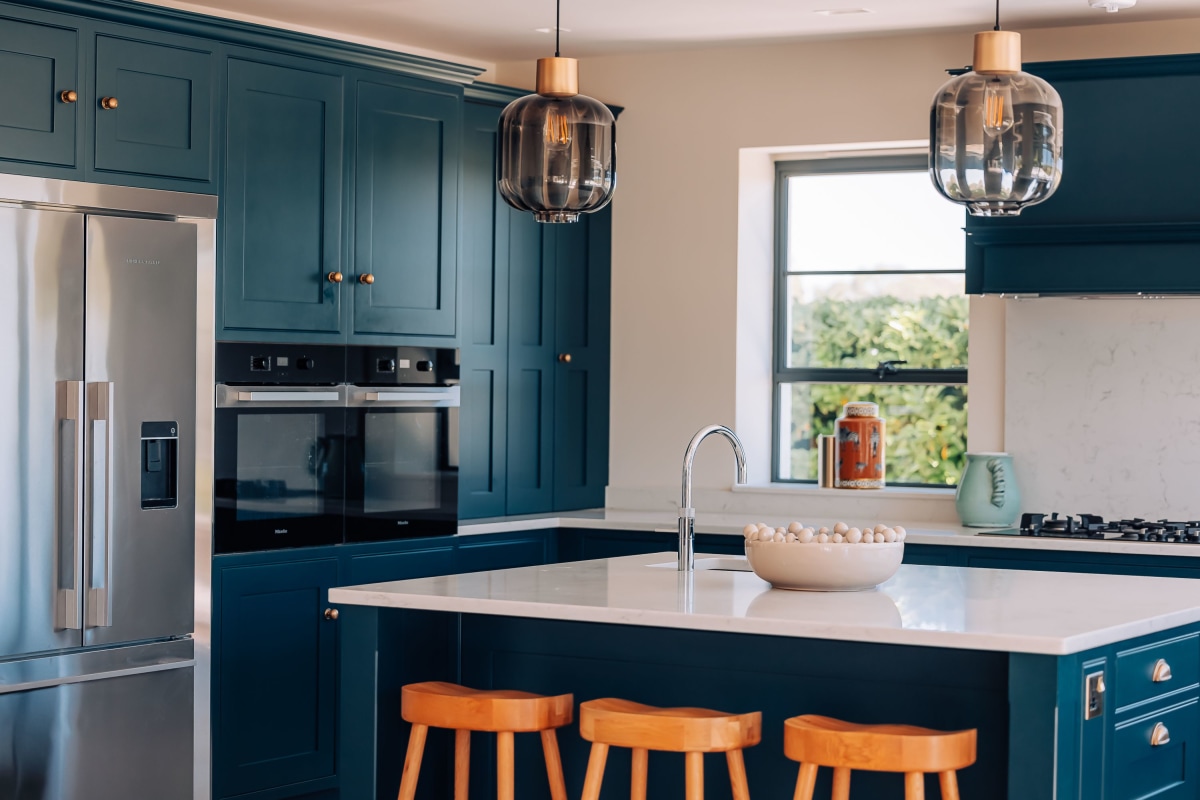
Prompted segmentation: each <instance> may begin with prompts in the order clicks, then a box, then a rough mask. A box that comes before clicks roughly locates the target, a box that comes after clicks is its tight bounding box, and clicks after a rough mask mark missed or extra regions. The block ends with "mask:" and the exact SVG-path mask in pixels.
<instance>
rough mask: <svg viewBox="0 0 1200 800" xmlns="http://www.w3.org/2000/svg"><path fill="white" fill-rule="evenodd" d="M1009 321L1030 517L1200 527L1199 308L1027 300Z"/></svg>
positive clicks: (1010, 408)
mask: <svg viewBox="0 0 1200 800" xmlns="http://www.w3.org/2000/svg"><path fill="white" fill-rule="evenodd" d="M1006 317H1007V319H1006V331H1007V332H1006V368H1005V375H1006V384H1005V447H1006V449H1007V450H1008V452H1010V453H1012V455H1013V457H1014V461H1015V464H1016V470H1017V479H1018V481H1019V483H1020V487H1021V491H1022V493H1023V498H1024V499H1023V502H1022V504H1021V505H1022V510H1026V511H1060V512H1066V513H1080V512H1084V513H1094V514H1101V515H1103V516H1105V517H1118V516H1140V517H1146V518H1155V519H1156V518H1161V517H1164V516H1165V517H1170V518H1171V519H1181V518H1186V519H1200V300H1192V299H1172V300H1135V299H1105V300H1083V299H1068V298H1062V299H1058V298H1055V299H1050V298H1044V299H1034V300H1020V301H1010V302H1009V303H1008V308H1007V314H1006Z"/></svg>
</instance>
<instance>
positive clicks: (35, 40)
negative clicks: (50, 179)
mask: <svg viewBox="0 0 1200 800" xmlns="http://www.w3.org/2000/svg"><path fill="white" fill-rule="evenodd" d="M17 12H18V9H16V8H13V7H12V6H3V7H0V75H4V76H5V78H4V80H3V82H0V159H2V160H3V163H2V164H0V170H2V171H4V172H30V171H32V172H34V174H36V173H37V172H38V171H39V169H41V170H44V169H45V168H46V167H48V166H49V167H67V168H74V167H76V166H78V165H79V161H78V150H77V148H76V131H77V129H78V127H79V125H80V122H79V102H78V98H79V97H80V96H82V95H83V94H84V92H83V86H82V84H81V81H80V70H79V68H80V66H81V60H80V56H79V51H80V44H81V37H80V33H79V31H78V29H77V28H75V27H70V26H69V25H67V24H65V22H64V24H61V25H60V24H50V23H49V22H45V23H43V22H40V21H34V20H33V19H30V20H28V21H26V20H21V19H15V18H13V17H12V16H10V15H12V14H14V13H17ZM25 13H28V12H25ZM36 18H37V19H39V20H40V19H47V16H46V15H37V17H36ZM64 19H68V18H64ZM64 92H75V97H76V100H70V98H69V97H67V98H64V97H63V93H64ZM56 177H65V176H61V175H60V176H56Z"/></svg>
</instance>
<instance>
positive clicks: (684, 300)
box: [497, 20, 1200, 502]
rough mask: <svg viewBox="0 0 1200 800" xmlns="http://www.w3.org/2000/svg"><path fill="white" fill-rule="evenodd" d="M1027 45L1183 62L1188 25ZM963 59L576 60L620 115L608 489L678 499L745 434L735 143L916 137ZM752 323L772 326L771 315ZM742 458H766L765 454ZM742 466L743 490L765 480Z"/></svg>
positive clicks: (529, 74)
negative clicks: (691, 448) (692, 467)
mask: <svg viewBox="0 0 1200 800" xmlns="http://www.w3.org/2000/svg"><path fill="white" fill-rule="evenodd" d="M1024 39H1025V59H1026V61H1039V60H1058V59H1079V58H1101V57H1111V56H1130V55H1150V54H1162V53H1180V52H1192V51H1196V50H1197V49H1200V20H1187V21H1176V22H1163V23H1125V24H1105V25H1090V26H1087V27H1076V28H1060V29H1046V30H1035V31H1029V32H1026V33H1025V37H1024ZM970 57H971V36H970V35H969V34H965V35H964V34H953V35H951V34H936V35H920V36H896V37H876V38H867V39H843V40H831V41H819V42H803V43H796V44H789V45H772V46H762V47H738V48H721V49H707V50H690V51H676V52H666V53H645V54H627V55H618V56H610V57H603V58H591V59H586V60H584V61H583V62H582V64H581V79H582V84H583V90H584V92H585V93H587V94H589V95H592V96H594V97H597V98H600V99H602V100H605V101H608V102H613V103H617V104H620V105H623V106H625V107H626V111H625V113H624V114H623V115H622V116H621V119H620V123H619V126H618V130H619V134H618V142H619V153H620V161H619V174H620V182H619V188H618V190H617V194H616V202H615V206H614V227H613V231H614V233H613V311H612V313H613V333H612V364H613V370H612V409H611V418H612V440H611V445H610V447H611V459H610V478H609V483H610V487H612V489H614V490H619V489H622V488H626V489H634V488H640V489H647V488H650V487H677V486H678V483H677V481H678V476H679V469H680V458H681V456H682V454H683V450H684V447H685V445H686V444H687V441H688V439H689V438H690V436H691V435H692V434H693V433H694V432H695V431H696V429H698V428H699V427H701V426H702V425H705V424H708V423H712V422H725V423H728V424H732V423H733V422H734V421H735V419H737V420H738V425H739V427H742V426H743V425H745V424H746V421H747V420H748V419H753V414H754V413H758V411H757V409H747V408H742V409H740V412H741V413H740V414H738V413H735V410H736V409H735V406H736V404H735V392H736V389H737V387H738V384H739V382H745V381H746V380H747V378H746V376H745V375H744V374H741V372H742V371H739V367H738V364H737V363H736V360H735V356H736V339H737V335H738V331H739V315H738V291H739V276H738V268H739V247H738V244H739V243H738V213H739V198H738V185H739V158H740V151H741V150H742V148H764V147H765V148H783V147H787V146H795V145H810V146H811V145H827V144H837V143H853V142H880V141H905V140H914V139H925V138H926V137H927V136H928V133H927V129H928V112H929V102H930V100H931V99H932V97H933V94H934V91H935V90H936V89H937V88H938V86H940V85H941V83H942V82H943V81H944V80H945V79H946V75H945V72H944V70H945V68H947V67H955V66H960V65H963V64H966V63H968V62H969V61H970ZM497 79H498V80H499V81H500V82H501V83H507V84H512V85H517V86H529V85H531V83H532V81H533V66H532V64H529V63H519V64H516V63H501V64H499V65H497ZM1066 125H1067V130H1068V134H1067V135H1068V137H1069V136H1070V134H1069V130H1070V116H1069V109H1068V110H1067V117H1066ZM1068 141H1069V138H1068ZM1069 146H1070V145H1069V144H1068V148H1069ZM1068 158H1069V156H1068ZM743 207H745V206H743ZM886 212H887V208H886V205H884V204H883V203H882V202H881V203H879V204H874V205H872V204H867V203H864V207H863V215H864V220H866V219H869V216H870V215H871V214H873V213H886ZM745 244H746V243H745V242H743V250H742V253H741V257H742V260H743V263H742V269H743V270H745V269H746V268H747V264H746V263H745V257H746V252H747V251H748V250H749V251H754V250H758V251H761V250H763V248H753V247H751V248H747V247H745ZM760 266H761V267H762V268H766V269H768V270H769V266H767V265H760ZM756 268H757V267H756ZM744 283H745V282H744V281H743V286H742V291H743V292H745V291H746V287H745V285H744ZM747 313H752V312H748V311H747V310H746V309H745V308H743V312H742V319H741V320H740V322H741V323H742V330H743V332H744V330H745V328H746V325H745V323H746V319H745V317H746V314H747ZM761 313H762V315H763V317H764V320H769V318H770V314H771V310H770V308H769V307H764V308H763V309H762V312H761ZM992 316H996V315H995V314H992ZM759 330H761V326H760V327H759ZM996 349H997V348H993V350H996ZM998 352H999V355H993V356H991V357H992V358H1003V350H1002V345H1001V346H1000V347H999V348H998ZM971 366H972V369H975V368H976V360H975V358H974V357H973V359H972V364H971ZM1001 369H1002V368H1001ZM992 413H993V414H996V413H997V412H996V411H994V410H993V411H992ZM999 413H1002V406H1001V411H1000V412H999ZM761 414H762V415H763V416H767V415H769V407H763V408H762V409H761ZM996 424H1000V423H999V421H998V420H997V421H996ZM976 427H977V424H976V422H975V421H973V423H972V429H973V430H974V429H975V428H976ZM722 449H724V445H719V444H717V443H714V444H711V445H708V446H706V448H705V451H706V452H705V451H702V452H701V454H700V455H699V457H698V458H697V471H696V485H697V486H698V487H707V488H710V489H720V488H725V487H729V486H730V484H731V483H732V461H731V459H730V457H729V454H728V453H727V452H721V450H722ZM754 460H755V462H756V463H760V464H765V460H764V459H763V458H762V457H761V454H760V455H759V457H756V458H755V459H754ZM764 469H765V468H764ZM756 472H757V474H755V475H754V476H753V477H754V479H755V480H756V482H757V481H763V480H766V479H767V477H768V475H767V474H766V473H765V472H764V471H761V470H758V471H756ZM677 491H678V490H677V489H673V490H672V494H671V496H672V497H673V496H674V493H675V492H677ZM662 499H663V500H664V501H665V500H666V497H665V496H664V497H663V498H662ZM656 502H657V501H656Z"/></svg>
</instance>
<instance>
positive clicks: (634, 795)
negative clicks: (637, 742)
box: [629, 747, 650, 800]
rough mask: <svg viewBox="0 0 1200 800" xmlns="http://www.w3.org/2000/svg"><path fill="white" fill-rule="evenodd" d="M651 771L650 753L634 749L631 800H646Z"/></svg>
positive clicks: (643, 749)
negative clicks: (648, 775)
mask: <svg viewBox="0 0 1200 800" xmlns="http://www.w3.org/2000/svg"><path fill="white" fill-rule="evenodd" d="M649 771H650V751H648V750H646V748H644V747H635V748H633V769H632V774H633V778H632V780H630V782H629V783H630V786H629V800H646V775H647V773H648V772H649Z"/></svg>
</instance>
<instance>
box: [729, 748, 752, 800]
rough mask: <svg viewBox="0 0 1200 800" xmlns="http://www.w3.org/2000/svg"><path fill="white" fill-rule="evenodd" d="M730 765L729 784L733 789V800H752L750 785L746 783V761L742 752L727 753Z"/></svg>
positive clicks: (731, 751)
mask: <svg viewBox="0 0 1200 800" xmlns="http://www.w3.org/2000/svg"><path fill="white" fill-rule="evenodd" d="M725 761H726V762H727V763H728V764H729V784H730V786H732V787H733V800H750V785H749V784H748V783H746V761H745V759H743V758H742V751H741V750H730V751H728V752H726V753H725Z"/></svg>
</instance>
